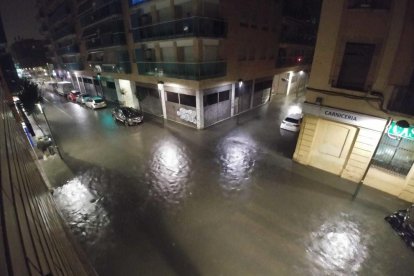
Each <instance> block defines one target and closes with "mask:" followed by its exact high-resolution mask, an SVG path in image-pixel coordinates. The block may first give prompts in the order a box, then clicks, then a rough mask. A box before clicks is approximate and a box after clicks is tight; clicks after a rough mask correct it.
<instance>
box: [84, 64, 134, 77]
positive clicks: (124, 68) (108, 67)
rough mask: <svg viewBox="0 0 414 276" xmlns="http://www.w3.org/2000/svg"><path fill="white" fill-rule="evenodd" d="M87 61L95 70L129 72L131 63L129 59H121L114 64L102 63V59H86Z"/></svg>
mask: <svg viewBox="0 0 414 276" xmlns="http://www.w3.org/2000/svg"><path fill="white" fill-rule="evenodd" d="M88 63H89V65H90V66H91V67H92V69H93V70H94V71H96V72H107V73H124V74H129V73H131V63H130V62H129V61H122V62H118V63H114V64H109V63H104V62H102V61H88Z"/></svg>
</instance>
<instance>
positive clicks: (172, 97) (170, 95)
mask: <svg viewBox="0 0 414 276" xmlns="http://www.w3.org/2000/svg"><path fill="white" fill-rule="evenodd" d="M167 101H169V102H172V103H180V102H179V100H178V94H177V93H174V92H167Z"/></svg>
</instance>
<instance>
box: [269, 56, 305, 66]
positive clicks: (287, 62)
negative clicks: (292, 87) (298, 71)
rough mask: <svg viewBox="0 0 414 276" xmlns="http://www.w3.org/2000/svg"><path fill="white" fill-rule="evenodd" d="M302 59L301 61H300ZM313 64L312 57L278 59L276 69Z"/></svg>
mask: <svg viewBox="0 0 414 276" xmlns="http://www.w3.org/2000/svg"><path fill="white" fill-rule="evenodd" d="M299 59H300V60H299ZM308 64H312V58H310V57H278V58H277V60H276V67H278V68H280V67H292V66H301V65H308Z"/></svg>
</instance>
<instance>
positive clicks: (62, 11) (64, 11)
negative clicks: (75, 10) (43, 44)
mask: <svg viewBox="0 0 414 276" xmlns="http://www.w3.org/2000/svg"><path fill="white" fill-rule="evenodd" d="M69 15H71V10H70V7H69V6H68V5H59V6H58V8H56V9H55V10H54V11H53V12H51V13H50V14H49V16H48V18H49V23H51V24H54V23H55V22H57V21H61V20H62V19H63V18H66V17H67V16H69Z"/></svg>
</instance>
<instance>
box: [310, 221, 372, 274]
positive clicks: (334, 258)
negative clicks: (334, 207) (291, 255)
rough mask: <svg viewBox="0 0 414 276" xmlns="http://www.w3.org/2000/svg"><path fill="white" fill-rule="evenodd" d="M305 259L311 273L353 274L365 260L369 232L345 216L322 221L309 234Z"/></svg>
mask: <svg viewBox="0 0 414 276" xmlns="http://www.w3.org/2000/svg"><path fill="white" fill-rule="evenodd" d="M310 239H311V241H310V245H309V247H308V248H307V256H308V259H309V261H310V262H311V263H313V264H314V267H313V274H314V275H321V274H325V273H326V271H329V274H332V275H354V274H357V273H358V271H359V270H360V269H361V266H362V264H363V263H364V261H365V259H366V258H367V257H368V242H369V233H363V232H362V231H361V230H360V229H359V225H358V224H357V223H356V222H355V221H353V220H351V218H350V217H349V216H347V215H345V214H341V215H340V216H338V217H336V218H333V219H331V220H330V221H327V222H325V223H324V224H323V225H321V227H320V228H319V229H318V230H317V231H316V232H312V233H311V235H310Z"/></svg>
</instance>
